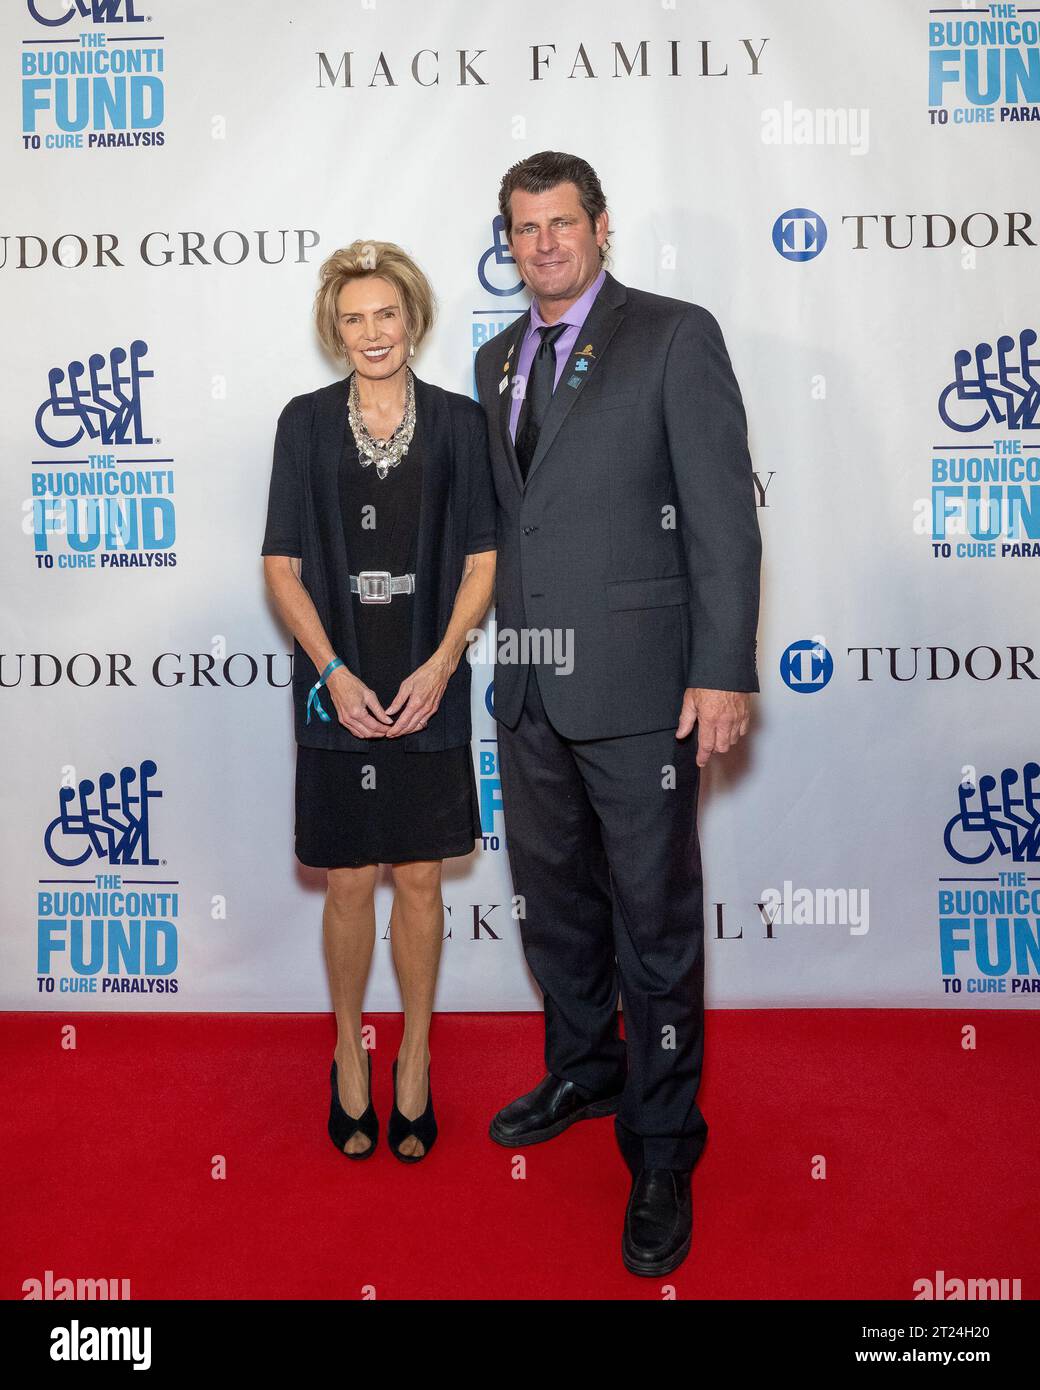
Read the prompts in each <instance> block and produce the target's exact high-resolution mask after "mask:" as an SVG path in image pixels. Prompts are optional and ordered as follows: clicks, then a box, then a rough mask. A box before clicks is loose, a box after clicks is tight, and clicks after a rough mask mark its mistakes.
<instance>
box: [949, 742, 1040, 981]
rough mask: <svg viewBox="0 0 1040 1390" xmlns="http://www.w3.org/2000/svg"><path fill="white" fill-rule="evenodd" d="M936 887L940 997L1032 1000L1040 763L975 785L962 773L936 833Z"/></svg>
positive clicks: (1039, 888) (1037, 951) (1037, 937)
mask: <svg viewBox="0 0 1040 1390" xmlns="http://www.w3.org/2000/svg"><path fill="white" fill-rule="evenodd" d="M943 844H944V845H945V847H946V852H947V854H948V855H949V856H950V867H951V870H952V872H951V873H949V874H945V875H943V876H942V878H941V879H940V881H939V892H938V898H939V903H938V906H939V956H940V961H941V969H942V977H943V987H944V990H945V992H946V993H947V994H960V993H961V992H962V991H963V992H964V993H965V994H971V995H978V994H990V995H1004V996H1008V997H1010V998H1026V997H1030V998H1031V999H1033V1000H1035V999H1036V996H1037V995H1040V876H1038V875H1037V866H1038V865H1040V763H1036V762H1027V763H1025V764H1024V765H1022V766H1018V767H1005V768H1001V770H1000V772H999V773H998V774H996V775H994V774H993V773H991V772H986V773H983V774H982V775H981V776H978V777H976V773H975V769H974V768H971V767H966V768H965V769H964V771H963V775H962V779H961V782H960V785H959V786H958V787H957V796H956V809H955V810H954V812H953V814H952V815H951V816H950V819H949V820H948V821H947V823H946V828H945V830H944V831H943Z"/></svg>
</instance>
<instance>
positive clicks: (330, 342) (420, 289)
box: [314, 241, 435, 357]
mask: <svg viewBox="0 0 1040 1390" xmlns="http://www.w3.org/2000/svg"><path fill="white" fill-rule="evenodd" d="M372 275H378V276H381V277H382V279H384V280H388V281H389V282H390V284H391V285H393V287H394V289H395V290H396V291H397V297H398V300H399V301H400V305H401V318H402V320H403V322H404V329H405V332H406V333H407V334H408V338H409V340H410V342H411V343H412V345H413V346H414V348H415V350H416V352H418V351H419V344H420V343H421V342H422V340H423V338H425V336H426V334H427V333H428V332H429V330H430V326H431V324H432V323H433V317H434V312H435V307H434V299H433V291H432V290H431V288H430V282H429V281H428V280H427V278H426V276H425V275H424V274H423V273H422V271H421V270H420V269H419V267H418V266H417V265H416V264H415V262H414V261H413V260H412V258H411V256H409V255H408V253H407V252H406V251H402V250H401V248H400V247H399V246H395V245H394V243H393V242H392V241H352V242H351V243H350V245H349V246H343V247H341V248H340V249H339V250H338V251H334V252H333V253H332V255H331V256H329V257H328V259H327V260H326V261H325V262H324V263H323V265H322V267H321V272H320V282H319V285H318V292H317V294H316V295H315V296H314V317H315V320H316V322H317V326H318V336H319V337H320V338H321V341H322V342H323V343H324V345H325V347H326V348H327V349H328V351H329V352H330V353H332V355H333V357H346V355H347V352H346V348H345V347H344V346H343V339H342V338H341V337H340V334H339V322H338V318H339V315H338V312H337V309H336V303H337V300H338V298H339V292H340V290H341V289H342V288H343V286H344V285H346V284H347V283H348V282H349V281H351V280H357V279H362V278H366V277H368V276H372Z"/></svg>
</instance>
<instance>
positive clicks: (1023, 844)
mask: <svg viewBox="0 0 1040 1390" xmlns="http://www.w3.org/2000/svg"><path fill="white" fill-rule="evenodd" d="M1038 775H1040V763H1026V765H1025V766H1024V767H1023V769H1022V771H1021V773H1019V771H1018V769H1017V768H1014V767H1006V768H1004V770H1003V771H1002V772H1001V774H1000V790H999V792H997V779H996V778H995V777H991V776H990V775H989V774H988V773H987V774H986V776H984V777H980V778H979V784H978V786H977V787H976V786H975V785H974V783H965V782H962V783H961V784H960V785H959V786H958V788H957V800H958V802H959V803H960V805H959V809H958V811H957V814H956V815H955V816H953V817H952V819H951V820H950V821H949V823H948V824H947V826H946V829H945V830H944V831H943V844H944V845H945V846H946V848H947V850H948V852H949V853H950V854H952V855H953V857H954V859H957V860H959V861H960V862H961V863H962V864H982V863H984V862H985V861H986V860H987V859H988V858H989V857H990V855H991V854H992V853H993V851H994V850H996V852H997V853H998V854H999V855H1000V856H1001V858H1006V857H1008V856H1010V857H1011V859H1012V860H1013V861H1014V862H1015V863H1022V862H1023V861H1028V862H1032V863H1035V862H1036V860H1038V859H1040V785H1038V781H1037V778H1038ZM1018 783H1021V787H1020V790H1021V795H1020V796H1016V795H1015V791H1016V789H1019V788H1018V786H1017V784H1018ZM995 792H997V794H996V795H994V793H995Z"/></svg>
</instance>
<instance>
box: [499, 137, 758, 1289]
mask: <svg viewBox="0 0 1040 1390" xmlns="http://www.w3.org/2000/svg"><path fill="white" fill-rule="evenodd" d="M499 208H500V211H501V214H502V217H503V219H504V222H505V227H506V232H507V238H508V244H509V249H510V252H511V253H512V255H513V257H514V258H515V260H516V263H517V266H518V268H519V271H520V274H521V276H522V277H523V280H524V282H525V284H526V285H527V286H528V288H529V289H530V291H531V294H532V296H533V302H532V304H531V307H530V309H529V310H528V311H527V312H526V313H525V314H523V315H522V316H521V317H520V318H518V319H517V321H516V322H515V323H514V324H512V325H511V326H510V327H509V328H507V329H505V330H504V331H503V332H502V333H500V334H498V335H497V337H495V338H494V339H492V340H491V341H490V342H488V343H486V344H485V345H484V346H483V347H482V348H481V349H480V351H479V352H478V354H477V359H476V373H477V388H478V392H479V395H480V399H481V402H482V404H483V406H484V409H485V410H486V412H487V416H488V421H489V433H490V440H491V450H492V463H493V468H494V475H495V490H496V493H497V497H498V504H499V518H498V578H497V593H496V616H497V624H498V642H499V646H500V654H499V660H498V661H497V663H496V667H495V696H494V708H495V718H496V720H497V721H498V723H499V726H500V728H499V766H500V773H501V778H502V798H503V807H504V814H505V829H506V838H507V843H508V847H509V858H510V866H511V870H512V874H513V883H514V891H515V893H516V894H517V896H518V897H519V898H520V899H521V901H522V904H523V907H522V918H521V935H522V940H523V945H524V952H525V955H526V957H527V962H528V965H529V966H530V968H531V971H532V973H533V975H534V976H535V978H536V980H537V981H538V983H539V985H540V986H541V989H542V992H543V994H544V997H545V1062H546V1066H547V1069H548V1075H546V1076H545V1077H544V1078H543V1080H542V1081H541V1082H539V1084H538V1085H537V1086H536V1087H535V1089H534V1090H533V1091H531V1092H530V1093H529V1094H527V1095H525V1096H522V1097H521V1098H520V1099H519V1100H516V1101H513V1102H512V1103H511V1104H509V1105H507V1106H506V1107H505V1108H504V1109H503V1110H501V1111H499V1113H498V1114H497V1115H496V1116H495V1118H494V1120H493V1121H492V1124H491V1131H490V1132H491V1137H492V1138H493V1139H494V1140H496V1141H497V1142H498V1143H500V1144H503V1145H505V1146H506V1147H507V1148H511V1149H512V1148H518V1147H521V1146H524V1145H527V1144H536V1143H540V1142H542V1141H544V1140H547V1139H551V1138H553V1137H554V1136H555V1135H557V1134H560V1133H562V1132H563V1131H564V1130H565V1129H566V1128H568V1127H569V1126H570V1125H571V1124H573V1123H575V1122H576V1121H578V1120H582V1119H587V1118H591V1117H594V1116H600V1115H611V1114H615V1115H616V1119H615V1131H616V1134H617V1139H618V1143H619V1145H620V1147H621V1151H622V1154H623V1155H624V1157H625V1160H626V1162H627V1163H628V1166H629V1168H630V1170H631V1173H632V1188H631V1194H630V1197H629V1201H628V1206H627V1209H626V1213H625V1223H624V1229H623V1236H622V1258H623V1260H624V1262H625V1265H626V1267H627V1268H628V1269H629V1270H631V1271H632V1272H633V1273H636V1274H643V1275H649V1276H656V1275H661V1274H665V1273H668V1272H669V1271H670V1270H672V1269H675V1268H676V1267H677V1266H678V1265H679V1264H681V1263H682V1261H683V1260H684V1259H685V1257H686V1254H687V1253H688V1251H689V1248H690V1239H691V1232H692V1204H691V1197H690V1173H691V1170H692V1168H693V1166H694V1164H695V1163H696V1161H697V1159H698V1157H699V1155H700V1153H701V1150H702V1149H703V1147H704V1142H705V1138H706V1136H707V1125H706V1123H705V1121H704V1118H703V1116H702V1115H701V1112H700V1110H699V1109H698V1107H697V1104H696V1095H697V1088H698V1085H699V1083H700V1076H701V1067H702V1060H703V1052H704V1008H703V986H704V919H703V900H702V879H701V864H700V849H699V843H698V838H697V826H696V807H697V792H698V782H699V770H700V768H701V767H703V766H704V765H705V764H706V763H707V761H708V759H709V757H711V755H712V754H713V753H725V752H726V751H727V750H728V749H730V748H731V747H732V746H733V745H734V743H735V742H736V741H737V740H738V739H739V738H740V737H742V736H743V735H744V734H745V733H746V731H747V727H748V721H749V715H750V699H749V692H753V691H757V690H758V688H759V687H758V678H757V670H756V662H755V645H756V644H755V629H756V626H757V621H758V599H759V561H760V556H761V540H760V537H759V531H758V521H757V516H756V511H755V501H754V488H753V484H752V475H751V460H750V457H749V454H748V446H747V423H746V419H745V414H744V407H743V404H742V401H741V396H740V390H739V387H738V385H737V382H736V380H735V378H734V375H733V371H732V368H731V366H730V361H729V357H728V355H727V352H726V347H725V343H724V341H723V337H722V333H721V331H720V329H719V326H718V324H717V323H716V321H715V319H714V318H713V317H712V316H711V314H710V313H708V312H707V311H706V310H705V309H703V308H700V307H699V306H698V305H695V304H688V303H685V302H684V301H682V300H677V299H668V298H665V297H663V296H661V295H656V294H648V293H645V292H643V291H641V290H635V289H629V288H626V287H625V286H624V285H622V284H620V283H619V282H618V281H617V280H616V279H615V278H614V277H613V276H612V275H611V274H610V273H609V271H607V270H606V269H605V267H604V266H603V264H602V261H603V257H604V255H605V251H606V248H607V237H608V233H609V225H608V215H607V210H606V200H605V198H604V196H603V191H602V189H601V187H600V183H599V180H598V178H597V177H596V174H595V172H594V170H593V169H592V168H591V167H590V166H589V165H588V164H587V163H586V162H585V161H584V160H582V159H579V158H577V157H576V156H573V155H566V154H558V153H554V152H551V151H548V152H543V153H541V154H536V155H532V156H531V157H530V158H529V159H525V160H522V161H521V162H520V163H519V164H516V165H514V166H513V167H512V168H511V169H510V170H509V171H508V173H507V174H506V175H505V177H504V178H503V180H502V185H501V189H500V193H499ZM510 633H513V634H515V635H516V649H517V650H518V651H519V653H520V655H521V657H522V658H527V659H522V660H521V661H520V662H519V663H516V662H512V661H509V662H507V661H505V660H504V659H503V654H504V653H505V639H506V638H507V636H508V635H509V634H510ZM539 633H541V634H543V636H548V635H549V634H556V635H557V638H558V643H560V644H562V646H563V647H566V646H567V644H568V643H571V644H572V651H571V654H570V658H569V659H568V660H566V661H563V662H560V661H557V664H556V666H555V667H554V665H553V664H552V650H551V649H550V651H549V652H543V651H539V650H537V649H535V650H532V648H533V647H535V648H536V646H537V642H536V638H537V634H539ZM525 636H526V638H527V639H528V640H527V643H526V645H525V642H524V640H523V639H524V637H525ZM560 650H561V646H560V645H557V648H556V652H557V655H558V654H559V651H560ZM543 658H544V659H543ZM695 727H696V729H697V735H696V739H694V737H693V730H694V728H695ZM619 986H620V992H621V1000H622V1005H623V1008H624V1016H625V1041H622V1040H621V1039H620V1038H619V1034H618V1019H617V1000H618V989H619Z"/></svg>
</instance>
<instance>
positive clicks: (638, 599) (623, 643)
mask: <svg viewBox="0 0 1040 1390" xmlns="http://www.w3.org/2000/svg"><path fill="white" fill-rule="evenodd" d="M529 320H530V311H528V312H527V313H525V314H523V315H522V316H521V317H520V318H518V319H517V320H516V322H515V323H513V324H511V325H510V326H509V327H508V328H507V329H505V330H503V332H501V333H499V334H498V335H497V336H496V337H495V338H492V339H491V340H490V341H489V342H487V343H485V344H484V345H483V347H481V349H480V351H479V352H478V353H477V358H476V376H477V391H478V394H479V397H480V400H481V403H482V404H483V406H484V409H485V411H486V412H487V417H488V435H489V442H490V447H491V460H492V466H493V469H494V479H495V492H496V494H497V497H498V571H497V577H496V597H495V609H496V619H497V624H498V629H499V645H500V647H501V643H502V637H503V632H504V630H508V629H516V630H518V629H521V628H529V629H547V628H548V629H561V630H567V629H570V630H571V631H572V633H573V661H574V669H573V671H572V672H571V673H570V674H567V675H565V674H562V673H560V674H554V673H553V667H552V666H545V665H544V664H542V665H540V666H539V671H540V672H541V674H542V679H541V680H540V682H539V685H540V691H541V695H542V700H543V702H544V705H545V709H546V713H547V714H548V716H549V719H550V721H551V722H552V724H553V725H554V726H555V727H556V728H557V729H558V730H559V732H560V733H562V734H563V735H564V736H565V737H567V738H574V739H582V738H611V737H614V736H615V735H619V734H636V733H646V732H649V731H650V730H653V729H663V728H667V727H668V726H669V725H674V724H676V723H678V719H679V712H680V709H681V707H682V697H683V691H684V690H685V689H686V687H687V686H703V687H707V688H709V689H716V690H747V691H756V690H758V688H759V686H758V673H757V666H756V641H755V630H756V627H757V624H758V605H759V565H760V560H761V549H762V543H761V537H760V535H759V530H758V517H757V513H756V510H755V490H754V484H753V482H752V474H751V459H750V456H749V453H748V443H747V420H746V417H745V413H744V406H743V402H742V400H741V395H740V388H739V386H738V385H737V382H736V378H735V377H734V375H733V369H732V366H731V365H730V360H729V355H728V353H727V351H726V345H725V342H724V340H723V337H722V331H721V329H720V328H719V325H718V323H717V322H716V320H715V319H714V318H713V317H712V315H711V314H710V313H709V312H708V311H707V310H706V309H704V308H702V307H701V306H700V305H697V304H688V303H686V302H685V301H683V300H679V299H668V298H665V297H664V296H663V295H657V294H649V293H646V292H645V291H643V290H636V289H630V288H628V287H626V286H625V285H622V284H620V283H619V282H618V281H617V280H616V279H615V278H614V277H613V276H612V275H611V274H610V273H609V271H608V272H607V276H606V279H605V281H604V283H603V285H602V287H601V288H600V291H599V294H598V295H597V296H596V299H595V301H594V303H593V306H592V309H591V310H590V311H589V315H588V317H587V319H586V320H585V323H584V326H583V327H582V329H581V331H580V332H579V334H578V340H577V343H576V344H575V351H574V353H572V355H571V357H570V358H569V359H568V361H567V363H566V364H565V366H564V370H563V374H562V376H561V377H560V381H559V385H558V386H557V388H556V390H555V392H554V394H553V398H552V403H551V405H550V407H549V411H548V415H547V416H546V420H545V424H544V426H543V428H542V432H541V436H540V438H539V442H538V449H537V451H536V453H535V456H534V459H533V460H532V463H531V467H530V471H529V473H528V477H527V483H526V486H524V485H523V483H522V481H521V475H520V470H519V466H518V464H517V459H516V452H515V449H514V447H513V443H512V441H511V439H510V437H509V405H510V391H511V387H512V379H513V374H514V372H515V370H516V362H517V359H518V357H519V352H520V342H521V339H522V336H523V334H524V332H525V330H526V328H527V326H528V323H529ZM510 353H511V355H510ZM580 359H584V362H585V367H584V369H582V368H581V367H580V366H579V361H580ZM503 381H506V382H507V383H509V384H508V385H507V386H505V387H504V388H502V387H501V386H500V384H501V383H502V382H503ZM526 674H527V673H526V670H525V668H524V666H523V665H518V664H512V663H504V662H502V661H498V662H496V666H495V699H494V704H495V717H496V718H497V719H498V720H499V721H500V722H502V723H504V724H505V725H507V727H509V728H513V727H515V725H516V723H517V721H518V720H519V717H520V711H521V707H522V701H523V691H524V688H525V687H524V680H523V679H522V678H524V677H526Z"/></svg>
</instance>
